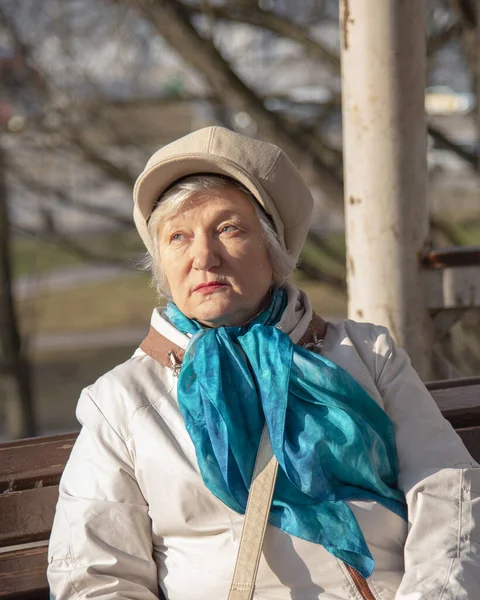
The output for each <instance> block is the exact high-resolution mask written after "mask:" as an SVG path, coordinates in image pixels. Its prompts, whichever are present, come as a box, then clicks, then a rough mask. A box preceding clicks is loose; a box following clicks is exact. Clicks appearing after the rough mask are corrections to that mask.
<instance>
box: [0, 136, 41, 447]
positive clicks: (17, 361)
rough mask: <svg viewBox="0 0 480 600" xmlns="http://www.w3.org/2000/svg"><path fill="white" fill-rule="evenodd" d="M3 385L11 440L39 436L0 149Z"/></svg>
mask: <svg viewBox="0 0 480 600" xmlns="http://www.w3.org/2000/svg"><path fill="white" fill-rule="evenodd" d="M0 345H1V350H2V352H1V363H0V364H1V369H0V377H1V379H0V383H1V391H2V396H3V397H2V405H3V412H4V422H5V432H4V433H5V435H6V436H7V437H8V438H21V437H32V436H34V435H35V418H34V413H33V395H32V384H31V371H30V365H29V362H28V358H27V356H26V354H25V349H24V348H23V347H22V343H21V337H20V331H19V326H18V321H17V315H16V311H15V304H14V299H13V287H12V271H11V246H10V230H9V220H8V206H7V188H6V184H5V155H4V152H3V148H2V147H1V146H0Z"/></svg>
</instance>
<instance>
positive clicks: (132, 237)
mask: <svg viewBox="0 0 480 600" xmlns="http://www.w3.org/2000/svg"><path fill="white" fill-rule="evenodd" d="M71 239H72V241H73V242H74V243H75V244H76V245H79V246H81V247H85V248H86V249H87V250H88V251H89V252H91V253H95V254H97V255H100V256H110V257H114V258H116V259H118V260H119V261H122V260H126V261H128V260H133V259H135V258H136V257H137V256H138V255H139V254H140V253H141V252H144V247H143V245H142V242H141V240H140V238H139V237H138V234H137V233H136V231H134V230H133V229H129V230H122V231H109V232H101V233H91V234H88V235H75V236H71ZM12 246H13V247H12V253H13V273H14V276H18V275H27V274H32V273H36V274H41V273H46V272H49V271H54V270H56V269H61V268H66V267H76V266H81V265H86V264H92V263H91V262H89V261H87V260H85V259H84V258H82V257H81V256H79V255H78V254H76V253H75V252H74V251H73V250H70V249H68V248H67V247H64V246H61V245H59V244H58V243H56V242H55V240H54V239H53V238H52V239H51V240H48V239H47V240H45V239H43V238H40V237H38V238H34V237H23V236H16V237H15V238H14V239H13V244H12Z"/></svg>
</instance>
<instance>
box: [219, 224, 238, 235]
mask: <svg viewBox="0 0 480 600" xmlns="http://www.w3.org/2000/svg"><path fill="white" fill-rule="evenodd" d="M236 230H237V228H236V227H235V225H224V226H223V227H221V228H220V233H229V232H231V231H236Z"/></svg>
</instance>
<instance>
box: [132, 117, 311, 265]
mask: <svg viewBox="0 0 480 600" xmlns="http://www.w3.org/2000/svg"><path fill="white" fill-rule="evenodd" d="M197 173H203V174H205V173H212V174H219V175H227V176H228V177H232V178H233V179H236V180H237V181H239V182H240V183H242V184H243V185H244V186H245V187H246V188H247V189H248V190H249V191H250V192H251V193H252V194H253V196H254V197H255V198H256V199H257V200H258V202H259V203H260V204H261V205H262V206H263V208H264V209H265V211H266V212H267V213H268V214H269V215H270V216H271V218H272V220H273V223H274V225H275V228H276V230H277V233H278V235H279V236H280V239H281V240H283V242H284V244H285V247H286V249H287V251H288V252H289V254H291V255H292V256H293V257H295V258H298V256H299V255H300V251H301V249H302V247H303V244H304V242H305V238H306V236H307V232H308V227H309V224H310V217H311V214H312V207H313V199H312V195H311V193H310V190H309V189H308V186H307V184H306V183H305V181H304V179H303V178H302V176H301V175H300V173H299V172H298V170H297V169H296V167H295V166H294V164H293V163H292V162H291V160H290V159H289V158H288V156H287V155H286V154H285V152H283V150H281V149H280V148H278V147H277V146H274V145H273V144H269V143H267V142H262V141H260V140H256V139H254V138H250V137H246V136H244V135H241V134H239V133H235V132H234V131H230V130H229V129H224V128H223V127H205V128H204V129H199V130H198V131H194V132H193V133H190V134H189V135H186V136H185V137H183V138H180V139H179V140H176V141H174V142H172V143H171V144H168V145H167V146H164V147H163V148H161V149H160V150H158V151H157V152H155V154H154V155H153V156H152V157H151V158H150V160H149V161H148V162H147V164H146V166H145V169H144V170H143V172H142V173H141V174H140V176H139V177H138V179H137V181H136V183H135V189H134V192H133V198H134V202H135V207H134V211H133V218H134V220H135V225H136V226H137V229H138V232H139V234H140V236H141V238H142V240H143V242H144V244H145V246H146V247H147V250H148V251H149V252H150V253H152V252H151V248H152V247H151V239H150V236H149V234H148V230H147V221H148V218H149V217H150V214H151V212H152V208H153V205H154V204H155V202H156V200H157V199H158V198H159V196H161V195H162V194H163V192H164V191H165V190H166V189H167V188H168V187H169V186H170V185H171V184H172V183H174V182H175V181H176V180H177V179H180V178H182V177H185V176H188V175H195V174H197Z"/></svg>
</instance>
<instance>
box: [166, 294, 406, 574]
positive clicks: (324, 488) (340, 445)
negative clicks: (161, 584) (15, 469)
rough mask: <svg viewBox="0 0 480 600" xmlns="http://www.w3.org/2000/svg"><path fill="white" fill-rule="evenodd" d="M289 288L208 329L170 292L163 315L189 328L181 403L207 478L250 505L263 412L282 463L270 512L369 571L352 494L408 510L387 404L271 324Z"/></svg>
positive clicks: (232, 500) (233, 500)
mask: <svg viewBox="0 0 480 600" xmlns="http://www.w3.org/2000/svg"><path fill="white" fill-rule="evenodd" d="M285 306H286V294H285V291H284V290H278V291H277V292H275V293H274V294H273V296H272V300H271V302H270V306H269V307H268V308H267V309H266V310H265V311H264V312H263V313H262V314H260V315H258V316H257V317H256V318H255V319H253V321H251V322H250V323H248V324H247V325H246V326H243V327H218V328H213V329H205V328H203V327H202V326H201V325H200V324H199V323H197V322H195V321H192V320H190V319H188V318H187V317H186V316H185V315H183V313H181V312H180V311H179V310H178V308H177V307H176V306H175V305H174V304H172V303H170V304H169V305H168V306H167V308H166V310H165V313H164V314H165V316H166V317H167V318H168V319H169V320H170V321H171V322H172V323H173V324H174V325H175V327H177V329H179V330H180V331H182V332H183V333H190V334H193V337H192V340H191V342H190V343H189V345H188V348H187V351H186V353H185V357H184V360H183V365H182V368H181V371H180V375H179V380H178V402H179V406H180V410H181V412H182V414H183V417H184V419H185V424H186V428H187V431H188V433H189V435H190V437H191V439H192V442H193V444H194V446H195V450H196V455H197V460H198V465H199V469H200V473H201V475H202V478H203V481H204V483H205V485H206V486H207V487H208V488H209V490H210V491H211V492H212V493H213V494H214V495H215V496H216V497H217V498H219V499H220V500H221V501H222V502H224V503H225V504H226V505H227V506H228V507H229V508H231V509H232V510H234V511H236V512H239V513H244V512H245V509H246V505H247V498H248V491H249V488H250V483H251V480H252V475H253V469H254V464H255V458H256V454H257V449H258V446H259V443H260V437H261V434H262V430H263V427H264V424H265V422H266V424H267V427H268V432H269V434H270V440H271V444H272V449H273V452H274V454H275V457H276V458H277V460H278V463H279V471H278V477H277V482H276V486H275V492H274V496H273V502H272V507H271V511H270V516H269V522H270V523H271V524H273V525H275V526H277V527H279V528H280V529H282V530H283V531H285V532H287V533H289V534H291V535H294V536H297V537H300V538H303V539H305V540H309V541H310V542H314V543H317V544H321V545H322V546H323V547H324V548H325V549H326V550H327V551H328V552H330V553H331V554H333V555H334V556H336V557H338V558H339V559H340V560H342V561H344V562H345V563H347V564H348V565H350V566H351V567H353V568H354V569H356V570H357V571H358V572H359V573H360V574H361V575H362V576H363V577H368V576H369V575H371V573H372V571H373V567H374V561H373V558H372V555H371V553H370V551H369V549H368V546H367V544H366V542H365V538H364V536H363V534H362V531H361V530H360V527H359V526H358V523H357V520H356V518H355V516H354V514H353V513H352V511H351V510H350V508H349V507H348V505H347V504H346V503H345V501H346V500H376V501H377V502H379V503H381V504H382V505H384V506H385V507H387V508H389V509H390V510H392V511H394V512H395V513H396V514H398V515H400V516H402V517H403V518H406V508H405V499H404V496H403V494H402V493H401V492H400V491H399V490H398V489H397V488H396V482H397V475H398V465H397V455H396V449H395V441H394V435H393V425H392V422H391V421H390V419H389V417H388V416H387V414H386V413H385V412H384V411H383V410H382V409H381V408H380V407H379V406H378V404H377V403H376V402H375V401H374V400H373V399H372V398H371V397H370V396H369V395H368V394H367V392H365V390H364V389H363V388H362V387H361V386H360V385H359V384H358V383H357V382H356V381H355V380H354V379H353V378H352V377H351V376H350V375H349V374H348V373H347V372H346V371H345V370H344V369H342V368H341V367H339V366H338V365H336V364H334V363H332V362H331V361H329V360H327V359H326V358H324V357H322V356H320V355H318V354H315V353H314V352H311V351H309V350H305V349H304V348H302V347H300V346H298V345H295V344H293V343H292V341H291V340H290V338H289V336H288V335H286V334H285V333H283V332H282V331H280V330H279V329H277V328H276V327H275V325H276V324H277V323H278V321H279V319H280V317H281V315H282V313H283V311H284V309H285Z"/></svg>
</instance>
